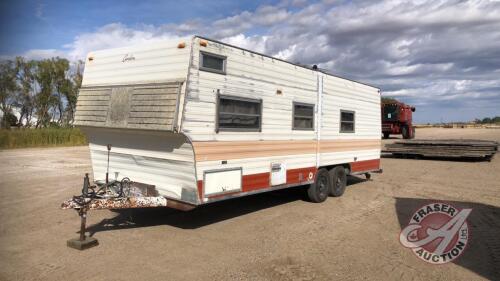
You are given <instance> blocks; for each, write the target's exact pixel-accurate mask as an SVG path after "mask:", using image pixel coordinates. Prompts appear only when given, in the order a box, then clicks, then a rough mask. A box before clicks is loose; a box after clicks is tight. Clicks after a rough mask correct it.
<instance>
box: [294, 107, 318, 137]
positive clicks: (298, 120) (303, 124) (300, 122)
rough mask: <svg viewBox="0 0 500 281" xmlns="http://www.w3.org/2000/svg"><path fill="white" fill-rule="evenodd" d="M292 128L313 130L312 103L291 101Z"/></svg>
mask: <svg viewBox="0 0 500 281" xmlns="http://www.w3.org/2000/svg"><path fill="white" fill-rule="evenodd" d="M293 129H294V130H314V105H312V104H304V103H297V102H294V103H293Z"/></svg>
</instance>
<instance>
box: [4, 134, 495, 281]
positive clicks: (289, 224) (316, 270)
mask: <svg viewBox="0 0 500 281" xmlns="http://www.w3.org/2000/svg"><path fill="white" fill-rule="evenodd" d="M417 137H418V138H431V137H432V138H477V139H491V140H497V141H500V130H494V129H419V130H417ZM391 141H393V140H384V143H387V142H391ZM382 166H383V169H384V173H383V174H375V175H373V177H372V180H371V181H366V180H364V179H362V178H351V179H350V180H349V182H350V185H349V187H348V188H347V190H346V192H345V194H344V196H342V197H340V198H329V199H328V200H327V201H326V202H324V203H322V204H313V203H309V202H307V201H305V200H304V193H303V188H294V189H290V190H282V191H277V192H271V193H265V194H260V195H255V196H250V197H246V198H242V199H236V200H230V201H226V202H221V203H216V204H213V205H209V206H205V207H201V208H199V209H195V210H193V211H191V212H181V211H175V210H169V209H155V210H139V211H134V212H112V211H94V212H91V213H90V215H89V231H90V233H91V234H92V235H93V236H94V237H96V238H97V239H99V242H100V245H99V246H98V247H95V248H92V249H89V250H86V251H77V250H74V249H70V248H67V247H66V240H67V239H69V238H74V237H77V235H78V234H77V231H78V229H79V219H78V217H77V214H76V212H74V211H69V210H60V209H59V206H60V203H61V202H62V201H63V200H64V199H67V198H70V197H71V196H72V195H74V194H76V193H78V192H79V190H80V188H81V183H82V176H83V173H84V172H88V171H90V162H89V152H88V149H87V147H67V148H43V149H17V150H5V151H1V152H0V279H1V280H83V279H85V280H335V279H342V280H368V279H370V280H373V279H374V280H387V279H397V280H400V279H401V280H436V279H444V280H482V279H496V280H499V279H500V235H499V233H500V155H497V156H496V157H495V158H494V159H493V160H492V161H491V162H456V161H437V160H412V159H393V158H384V159H383V160H382ZM436 200H439V201H446V202H450V203H452V204H455V205H457V206H458V207H472V208H473V211H472V214H471V216H470V217H469V219H468V222H469V227H470V229H471V240H469V243H470V244H469V246H468V248H467V249H466V250H465V253H464V254H463V255H462V256H461V257H460V258H459V259H458V260H456V261H454V262H453V263H449V264H446V265H441V266H436V265H430V264H427V263H425V262H423V261H421V260H420V259H418V258H417V257H416V256H415V255H414V254H413V253H412V252H411V251H410V250H409V249H406V248H403V247H402V246H401V244H400V243H399V239H398V236H399V233H400V231H401V228H402V227H404V226H405V225H406V224H407V223H408V221H409V219H410V216H411V214H412V212H414V211H415V210H416V209H417V208H418V207H420V206H421V205H423V204H424V203H427V202H432V201H436Z"/></svg>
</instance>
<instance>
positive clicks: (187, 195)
mask: <svg viewBox="0 0 500 281" xmlns="http://www.w3.org/2000/svg"><path fill="white" fill-rule="evenodd" d="M83 130H84V132H85V133H86V135H87V136H88V138H89V147H90V154H91V159H92V168H93V173H94V179H96V180H104V179H105V176H106V165H107V148H106V146H107V144H111V146H112V148H111V153H110V158H109V177H110V179H114V178H115V172H117V173H118V176H117V179H118V180H121V179H122V178H124V177H128V178H130V179H131V180H132V181H137V182H142V183H146V184H151V185H155V186H156V188H157V190H158V191H159V193H160V195H162V196H167V197H171V198H175V199H179V200H184V201H188V202H191V203H196V200H197V198H198V196H197V188H196V180H195V167H194V154H193V148H192V146H191V144H190V142H189V141H188V139H187V138H186V137H185V136H184V135H182V134H176V133H168V132H154V131H151V132H149V131H133V130H116V129H103V128H90V127H85V128H83ZM192 200H195V201H192Z"/></svg>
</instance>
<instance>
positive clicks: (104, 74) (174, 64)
mask: <svg viewBox="0 0 500 281" xmlns="http://www.w3.org/2000/svg"><path fill="white" fill-rule="evenodd" d="M190 41H191V39H190V38H184V39H175V40H166V41H162V42H154V43H149V44H143V45H141V46H131V47H125V48H116V49H109V50H102V51H95V52H91V53H89V54H88V55H87V58H86V60H85V70H84V74H83V81H82V86H83V87H86V86H97V85H130V84H146V83H161V82H165V81H172V80H185V79H186V76H187V70H188V65H189V54H190V52H191V50H190V48H191V44H190ZM180 42H184V43H185V47H184V48H178V47H177V46H178V44H179V43H180ZM132 58H133V59H132Z"/></svg>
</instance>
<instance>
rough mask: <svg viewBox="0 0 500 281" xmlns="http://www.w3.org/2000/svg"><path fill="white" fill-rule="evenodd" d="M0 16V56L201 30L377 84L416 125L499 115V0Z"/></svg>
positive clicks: (216, 5)
mask: <svg viewBox="0 0 500 281" xmlns="http://www.w3.org/2000/svg"><path fill="white" fill-rule="evenodd" d="M0 18H1V21H2V22H1V25H0V26H1V32H0V40H1V41H0V42H2V44H0V58H12V57H13V56H16V55H22V56H25V57H27V58H32V59H40V58H47V57H52V56H60V57H66V58H68V59H70V60H72V61H75V60H78V59H82V58H84V57H85V55H86V53H87V52H89V51H92V50H98V49H105V48H112V47H119V46H123V45H130V44H141V43H145V42H150V41H153V40H162V39H166V38H173V37H179V36H186V35H193V34H200V35H205V36H208V37H211V38H215V39H218V40H222V41H225V42H228V43H231V44H234V45H238V46H241V47H244V48H248V49H251V50H255V51H258V52H262V53H266V54H268V55H272V56H277V57H280V58H283V59H286V60H289V61H291V62H295V63H302V64H309V65H312V64H317V65H319V66H320V68H323V69H326V70H328V71H330V72H331V73H333V74H337V75H339V76H344V77H348V78H351V79H356V80H360V81H362V82H366V83H370V84H373V85H376V86H378V87H379V88H381V89H382V92H383V95H385V96H389V97H395V98H398V99H400V100H402V101H404V102H407V103H410V104H412V105H415V106H416V107H417V112H416V113H415V120H416V121H417V122H419V123H427V122H440V121H468V120H473V119H474V118H484V117H491V116H495V115H500V79H499V77H500V1H494V0H491V1H488V0H481V1H479V0H478V1H475V0H473V1H465V0H446V1H445V0H414V1H411V0H410V1H400V0H391V1H369V0H358V1H355V0H318V1H306V0H278V1H271V0H268V1H229V0H223V1H201V0H193V1H130V0H124V1H83V0H81V1H70V0H67V1H43V0H40V1H24V0H18V1H2V2H0Z"/></svg>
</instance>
